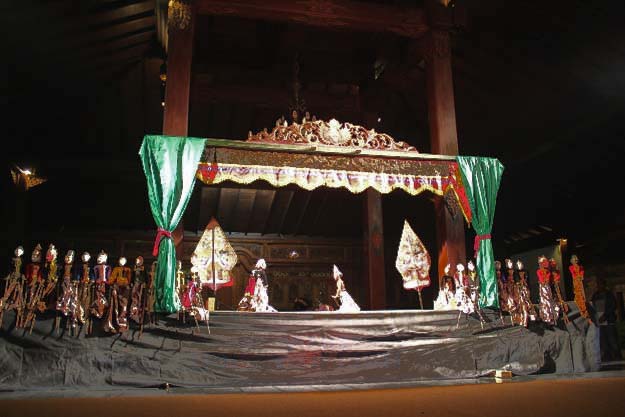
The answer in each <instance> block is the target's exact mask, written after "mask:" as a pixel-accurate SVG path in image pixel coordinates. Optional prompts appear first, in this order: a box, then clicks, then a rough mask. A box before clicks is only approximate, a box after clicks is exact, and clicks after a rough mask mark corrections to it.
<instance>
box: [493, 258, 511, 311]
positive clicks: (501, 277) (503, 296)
mask: <svg viewBox="0 0 625 417" xmlns="http://www.w3.org/2000/svg"><path fill="white" fill-rule="evenodd" d="M495 275H496V277H497V289H498V290H499V308H500V309H501V311H508V306H509V303H508V299H509V298H510V297H509V294H508V285H507V279H506V278H507V277H506V275H505V274H504V273H503V271H502V270H501V262H499V261H495Z"/></svg>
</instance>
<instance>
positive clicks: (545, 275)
mask: <svg viewBox="0 0 625 417" xmlns="http://www.w3.org/2000/svg"><path fill="white" fill-rule="evenodd" d="M536 275H537V276H538V289H539V292H540V305H539V314H540V319H541V320H542V321H543V322H545V323H547V324H551V325H553V324H555V322H556V320H557V317H558V313H559V311H560V308H559V307H558V305H557V304H556V302H555V300H554V299H553V293H552V292H551V272H549V261H548V260H547V258H546V257H544V256H540V257H539V258H538V270H537V271H536Z"/></svg>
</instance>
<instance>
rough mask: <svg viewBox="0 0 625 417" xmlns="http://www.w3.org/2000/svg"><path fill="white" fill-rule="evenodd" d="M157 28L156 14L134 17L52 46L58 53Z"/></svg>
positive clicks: (52, 50) (53, 50)
mask: <svg viewBox="0 0 625 417" xmlns="http://www.w3.org/2000/svg"><path fill="white" fill-rule="evenodd" d="M155 28H156V18H155V17H154V16H148V17H143V18H140V19H134V20H131V21H129V22H124V23H119V24H115V25H111V26H107V27H105V28H102V29H99V30H95V31H92V32H87V33H86V34H83V35H81V36H77V37H75V38H74V39H70V40H67V41H64V42H56V43H55V44H54V47H53V48H51V52H54V53H57V52H58V51H62V50H67V49H75V48H80V47H84V46H85V45H93V44H97V43H98V42H104V41H108V40H111V39H114V38H117V37H120V36H123V35H125V34H129V33H134V32H140V31H142V30H152V31H153V30H155Z"/></svg>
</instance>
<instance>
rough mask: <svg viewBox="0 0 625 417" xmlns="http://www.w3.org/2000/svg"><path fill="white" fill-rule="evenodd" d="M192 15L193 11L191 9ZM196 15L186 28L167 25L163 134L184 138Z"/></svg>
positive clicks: (186, 130) (187, 120)
mask: <svg viewBox="0 0 625 417" xmlns="http://www.w3.org/2000/svg"><path fill="white" fill-rule="evenodd" d="M191 10H192V11H193V10H194V8H191ZM194 32H195V14H194V13H193V12H192V13H191V21H190V22H189V24H188V26H187V27H186V28H177V27H176V26H175V25H174V24H170V25H169V31H168V33H169V35H168V37H169V54H168V56H167V84H166V88H165V112H164V115H163V134H165V135H175V136H187V134H188V131H189V91H190V88H191V65H192V60H193V37H194V36H193V35H194Z"/></svg>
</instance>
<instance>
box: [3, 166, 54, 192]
mask: <svg viewBox="0 0 625 417" xmlns="http://www.w3.org/2000/svg"><path fill="white" fill-rule="evenodd" d="M11 177H12V178H13V183H14V184H15V186H16V187H18V188H21V189H23V190H24V191H28V190H29V189H31V188H33V187H35V186H37V185H39V184H42V183H44V182H46V179H45V178H42V177H39V176H37V175H36V174H35V170H34V169H32V170H30V169H22V168H20V167H18V166H17V165H15V169H11Z"/></svg>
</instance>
